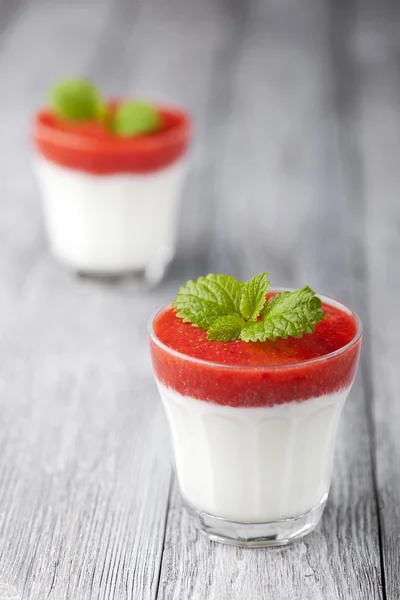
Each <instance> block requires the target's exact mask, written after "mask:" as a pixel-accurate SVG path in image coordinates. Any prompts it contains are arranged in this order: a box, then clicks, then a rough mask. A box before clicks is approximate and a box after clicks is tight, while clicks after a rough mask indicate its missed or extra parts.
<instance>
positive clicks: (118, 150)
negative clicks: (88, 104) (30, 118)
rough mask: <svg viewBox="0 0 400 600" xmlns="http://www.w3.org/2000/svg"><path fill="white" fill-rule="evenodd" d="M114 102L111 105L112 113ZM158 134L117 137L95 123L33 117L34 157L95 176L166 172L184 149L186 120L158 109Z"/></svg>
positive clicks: (44, 112) (177, 113)
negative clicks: (36, 149)
mask: <svg viewBox="0 0 400 600" xmlns="http://www.w3.org/2000/svg"><path fill="white" fill-rule="evenodd" d="M115 106H116V103H111V104H110V110H111V111H112V110H114V109H115ZM157 110H158V111H159V113H160V116H161V118H162V122H163V126H162V129H161V130H160V131H157V132H155V133H152V134H148V135H143V136H138V137H131V138H129V137H126V138H124V137H119V136H117V135H114V134H113V133H111V132H110V131H108V130H107V127H106V126H105V125H102V124H101V123H97V122H85V123H71V122H66V121H62V120H61V119H59V118H57V117H56V116H55V115H54V114H53V113H52V112H51V111H50V110H42V111H39V112H38V113H37V114H36V117H35V121H34V127H33V139H34V142H35V144H36V146H37V148H38V150H39V152H40V153H41V154H42V156H44V157H45V158H47V159H48V160H49V161H51V162H53V163H56V164H57V165H60V166H62V167H68V168H70V169H76V170H79V171H84V172H86V173H92V174H96V175H106V174H112V173H151V172H153V171H157V170H159V169H162V168H165V167H168V166H169V165H171V164H172V163H174V162H175V161H176V160H178V159H179V158H180V157H181V156H183V155H184V153H185V152H186V150H187V147H188V145H189V141H190V118H189V115H188V114H187V113H185V112H184V111H180V110H177V109H172V108H163V107H157Z"/></svg>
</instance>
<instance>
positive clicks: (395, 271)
mask: <svg viewBox="0 0 400 600" xmlns="http://www.w3.org/2000/svg"><path fill="white" fill-rule="evenodd" d="M399 18H400V7H399V6H398V5H396V4H395V3H392V2H384V3H383V4H382V6H381V9H380V10H378V8H377V6H376V5H374V3H372V2H367V3H358V4H357V18H356V22H355V30H354V45H353V60H354V62H355V63H356V64H357V65H358V73H359V98H360V105H359V115H358V116H359V127H360V147H361V148H362V165H363V173H364V177H365V182H364V190H363V192H364V196H365V230H364V235H365V239H366V240H368V243H367V244H366V256H365V268H366V270H367V273H368V282H369V286H368V290H367V292H368V298H369V312H368V315H367V318H368V321H367V322H368V327H369V329H370V338H369V340H368V342H369V343H368V347H367V352H368V361H369V364H368V366H369V384H370V386H371V404H372V406H371V411H372V413H373V417H374V428H373V431H372V433H373V436H374V440H375V457H374V458H375V470H376V480H377V489H378V503H379V513H380V524H381V542H382V553H383V566H384V572H385V578H384V586H385V592H386V596H387V598H390V600H396V599H397V598H399V596H400V581H399V572H400V438H399V423H400V404H399V397H400V374H399V368H398V365H399V360H400V351H399V336H400V319H399V314H398V311H399V306H400V271H399V257H400V238H399V231H400V204H399V189H400V171H399V153H400V111H399V106H400V104H399V102H400V78H399V56H400V54H399V51H400V38H399V31H400V30H399ZM382 313H384V316H383V318H382V319H380V318H378V314H382Z"/></svg>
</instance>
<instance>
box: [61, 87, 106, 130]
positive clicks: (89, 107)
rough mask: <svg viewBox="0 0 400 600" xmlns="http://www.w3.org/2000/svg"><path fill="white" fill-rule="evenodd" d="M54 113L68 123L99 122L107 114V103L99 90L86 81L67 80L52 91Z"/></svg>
mask: <svg viewBox="0 0 400 600" xmlns="http://www.w3.org/2000/svg"><path fill="white" fill-rule="evenodd" d="M50 102H51V107H52V109H53V111H54V112H55V113H56V115H57V116H59V117H60V118H62V119H66V120H68V121H98V120H101V119H102V118H103V116H104V114H105V110H106V109H105V102H104V100H103V98H102V96H101V94H100V92H99V90H98V89H97V87H96V86H95V85H94V84H93V83H91V82H90V81H86V80H85V79H66V80H65V81H61V82H60V83H58V84H56V85H55V86H54V87H53V88H52V89H51V91H50Z"/></svg>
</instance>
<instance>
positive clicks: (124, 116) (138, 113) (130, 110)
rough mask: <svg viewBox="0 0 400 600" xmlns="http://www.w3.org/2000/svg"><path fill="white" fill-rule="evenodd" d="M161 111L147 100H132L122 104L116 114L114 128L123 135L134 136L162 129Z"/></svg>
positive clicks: (118, 133)
mask: <svg viewBox="0 0 400 600" xmlns="http://www.w3.org/2000/svg"><path fill="white" fill-rule="evenodd" d="M161 126H162V119H161V115H160V114H159V112H158V111H157V110H156V109H155V108H153V107H152V106H151V105H150V104H147V103H146V102H139V101H132V102H124V103H123V104H120V105H119V107H118V108H117V110H116V113H115V115H114V121H113V124H112V129H113V131H114V133H116V134H117V135H120V136H122V137H134V136H138V135H145V134H146V133H153V132H155V131H158V130H159V129H161Z"/></svg>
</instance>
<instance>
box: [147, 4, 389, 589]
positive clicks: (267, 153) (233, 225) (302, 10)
mask: <svg viewBox="0 0 400 600" xmlns="http://www.w3.org/2000/svg"><path fill="white" fill-rule="evenodd" d="M329 17H330V13H329V10H328V8H327V6H326V5H323V4H321V3H317V2H312V1H311V2H304V3H301V5H299V3H294V2H290V1H289V2H283V3H282V2H280V3H279V4H278V3H276V4H271V3H270V4H268V5H267V4H265V3H260V6H256V7H255V6H254V5H253V7H252V10H251V11H250V14H249V16H248V21H247V24H246V28H247V37H246V40H245V45H244V49H243V52H242V54H241V56H240V62H239V64H238V67H237V81H236V87H235V100H234V103H233V106H232V105H231V112H230V113H227V115H226V118H225V131H226V133H225V145H224V147H223V152H221V156H220V157H219V163H218V166H217V168H216V169H215V172H216V173H217V176H216V180H215V182H214V185H215V187H216V190H217V191H216V193H215V196H216V197H217V198H218V203H217V206H216V207H215V209H214V215H210V227H212V231H213V236H212V239H211V240H209V244H210V248H211V249H210V252H209V255H208V264H207V270H209V271H216V272H219V271H221V272H226V273H234V274H235V275H237V276H238V277H248V276H250V275H252V274H253V273H254V272H258V271H261V270H265V269H267V270H268V271H269V273H270V278H271V280H272V281H273V282H275V283H276V284H283V285H290V286H299V285H301V284H303V283H305V282H307V283H308V284H310V285H312V286H314V287H315V288H316V289H317V290H319V291H322V292H324V293H327V294H330V295H333V296H335V297H337V298H339V299H341V300H342V301H344V302H347V303H348V304H350V305H351V306H352V307H353V308H355V309H357V306H356V302H355V300H356V298H357V296H356V293H355V289H354V288H355V285H354V269H355V266H354V264H353V260H354V253H355V249H354V244H356V243H357V240H355V238H354V230H355V231H358V228H357V227H355V225H356V224H357V220H358V218H359V214H358V210H359V209H358V205H357V204H355V205H354V204H353V202H352V198H351V196H350V194H349V190H348V188H347V180H346V178H345V173H344V171H343V168H342V164H341V156H340V154H339V151H340V140H339V139H338V131H337V106H336V105H335V103H334V102H332V86H333V85H335V83H336V85H341V84H343V81H336V82H335V81H333V80H332V77H331V37H330V32H329ZM219 76H220V77H222V76H223V74H222V72H220V74H219ZM364 283H365V282H364ZM367 399H368V397H367V396H366V394H365V390H364V385H363V381H362V380H361V378H360V377H358V379H357V382H356V384H355V386H354V389H353V391H352V394H351V396H350V399H349V401H348V403H347V406H346V408H345V411H344V415H343V419H342V424H341V428H340V431H339V436H338V443H337V452H336V460H335V469H334V476H333V486H332V490H331V495H330V499H329V502H328V505H327V508H326V511H325V514H324V517H323V521H322V525H321V527H320V528H319V529H318V530H317V532H315V533H314V534H312V535H311V536H309V537H308V538H305V539H304V540H302V541H300V542H299V543H297V544H296V545H295V546H293V547H292V548H290V549H286V550H276V551H270V550H242V549H236V548H231V547H224V546H220V545H216V544H211V543H209V542H208V541H206V540H205V539H203V538H202V537H199V535H198V534H197V532H196V531H195V530H194V528H193V526H192V524H191V523H190V520H188V518H187V516H186V514H185V513H184V511H183V510H182V506H181V502H180V500H179V497H178V496H177V493H176V491H175V490H174V493H173V496H172V500H171V509H170V516H169V521H168V527H167V535H166V546H165V551H164V555H163V569H162V574H161V586H160V594H159V597H160V598H163V599H165V600H166V599H168V600H170V599H180V598H193V599H201V600H203V599H210V600H211V599H218V600H224V599H231V598H238V599H239V598H255V599H256V598H257V599H258V598H274V600H279V599H282V600H287V599H289V598H290V599H295V600H297V599H298V600H304V599H312V600H319V599H325V598H326V599H329V600H331V599H336V598H338V599H339V598H340V599H347V598H352V599H360V600H361V599H364V598H382V589H381V572H380V571H381V569H380V567H381V566H380V555H379V540H378V521H377V514H376V499H375V492H374V481H373V472H372V466H371V460H370V458H371V455H372V453H373V448H372V441H371V440H370V438H369V431H370V423H369V420H368V417H369V413H368V406H367Z"/></svg>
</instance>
